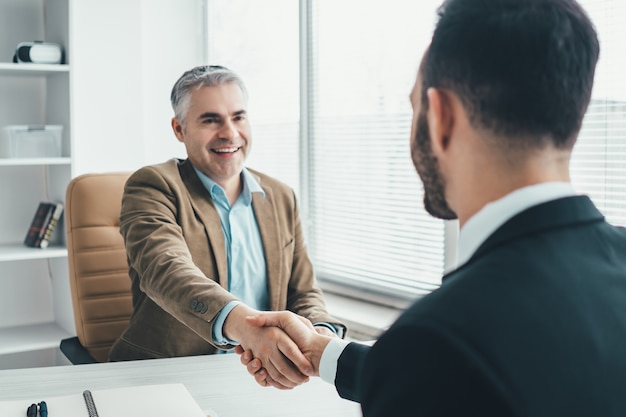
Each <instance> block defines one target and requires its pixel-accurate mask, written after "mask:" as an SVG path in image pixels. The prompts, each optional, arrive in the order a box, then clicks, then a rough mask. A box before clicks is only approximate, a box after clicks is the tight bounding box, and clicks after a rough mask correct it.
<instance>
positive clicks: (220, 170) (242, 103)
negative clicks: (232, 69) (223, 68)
mask: <svg viewBox="0 0 626 417" xmlns="http://www.w3.org/2000/svg"><path fill="white" fill-rule="evenodd" d="M246 107H247V106H246V99H245V96H244V94H243V92H242V91H241V89H240V88H239V86H237V85H236V84H224V85H219V86H211V87H200V88H198V89H194V90H192V91H191V93H190V97H189V109H188V111H187V114H186V117H185V124H184V125H181V124H180V123H178V122H177V121H176V120H174V121H173V127H174V133H175V134H176V137H177V138H178V140H180V141H181V142H183V143H184V144H185V148H186V149H187V156H188V157H189V160H190V161H191V163H192V164H193V166H194V167H196V168H197V169H199V170H200V171H202V172H203V173H204V174H206V175H207V176H208V177H209V178H211V179H212V180H213V181H215V182H217V183H218V184H220V185H221V186H222V187H224V188H226V187H227V184H229V183H231V182H233V181H235V182H238V181H239V175H240V174H241V171H242V170H243V164H244V162H245V160H246V157H247V156H248V152H249V151H250V146H251V129H250V123H249V122H248V115H247V113H246Z"/></svg>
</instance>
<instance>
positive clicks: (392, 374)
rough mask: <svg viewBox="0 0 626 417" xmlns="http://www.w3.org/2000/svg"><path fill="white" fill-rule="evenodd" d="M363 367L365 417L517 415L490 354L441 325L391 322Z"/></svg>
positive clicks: (359, 374)
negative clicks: (487, 358) (489, 359)
mask: <svg viewBox="0 0 626 417" xmlns="http://www.w3.org/2000/svg"><path fill="white" fill-rule="evenodd" d="M360 366H361V367H362V368H361V370H360V371H355V370H352V371H351V372H352V374H353V375H355V376H357V377H359V379H358V380H355V381H361V382H360V384H361V386H360V387H358V388H359V389H358V394H357V398H358V399H360V400H361V401H360V402H361V407H362V409H363V415H364V416H365V417H383V416H420V417H431V416H432V417H434V416H450V417H452V416H462V415H472V416H494V417H495V416H499V417H513V416H515V415H516V414H515V413H514V412H513V410H512V406H511V404H512V402H511V400H510V399H509V398H508V396H507V395H506V392H505V390H504V388H503V384H501V383H500V381H499V380H498V377H497V373H496V372H494V370H492V369H491V368H490V366H489V365H488V363H487V362H486V361H485V359H484V358H481V357H480V355H478V354H477V353H476V352H473V351H472V349H471V347H469V346H467V345H465V343H464V342H463V341H462V340H460V339H459V338H455V337H454V336H452V335H450V334H447V333H446V332H444V331H442V330H441V329H438V328H437V327H436V326H430V325H428V326H406V327H395V328H394V327H392V329H391V330H390V331H389V332H387V333H386V334H384V335H383V336H382V337H381V338H380V339H379V341H378V342H377V343H376V344H375V345H374V346H373V347H372V349H371V352H370V353H369V354H368V355H367V359H366V360H365V361H364V362H361V365H360Z"/></svg>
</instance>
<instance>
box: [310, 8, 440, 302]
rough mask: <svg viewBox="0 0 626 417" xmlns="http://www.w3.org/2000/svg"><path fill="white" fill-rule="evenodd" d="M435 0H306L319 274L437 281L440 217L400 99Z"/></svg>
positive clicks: (379, 282)
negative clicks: (428, 200) (426, 196)
mask: <svg viewBox="0 0 626 417" xmlns="http://www.w3.org/2000/svg"><path fill="white" fill-rule="evenodd" d="M438 4H439V1H419V2H417V1H412V2H408V1H401V0H394V1H387V2H381V1H377V0H342V1H332V2H331V1H324V0H313V1H311V2H310V9H309V14H310V27H309V36H308V38H309V42H308V45H307V47H308V51H307V53H308V54H309V56H310V57H311V58H310V68H309V74H310V76H309V82H310V85H309V91H310V95H309V97H308V102H309V106H308V107H309V118H308V120H309V123H310V127H309V137H308V158H309V161H308V164H309V176H308V177H307V178H306V180H307V181H308V187H307V189H308V191H309V210H310V211H309V215H310V217H309V219H310V224H309V234H308V235H309V241H310V249H311V253H312V256H313V262H314V264H315V268H316V270H317V274H318V276H319V277H320V278H321V279H324V280H331V281H333V282H335V283H341V284H344V285H350V286H353V287H359V288H362V289H367V290H369V291H371V292H373V293H381V292H384V293H388V294H390V295H393V296H400V297H411V298H414V297H415V295H417V294H419V293H423V292H426V291H430V290H432V289H433V288H435V287H436V286H437V285H438V284H439V283H440V281H441V275H442V271H443V268H444V224H443V222H442V221H441V220H436V219H433V218H432V217H430V216H429V215H428V214H427V213H426V212H425V211H424V209H423V205H422V191H421V182H420V180H419V177H418V176H417V174H416V172H415V169H414V167H413V164H412V162H411V158H410V154H409V135H410V129H411V119H412V114H411V106H410V102H409V98H408V97H409V93H410V91H411V88H412V87H413V84H414V82H415V77H416V74H417V68H418V66H419V61H420V58H421V55H422V52H423V51H424V49H425V48H426V46H427V45H428V42H429V40H430V36H431V34H432V29H433V27H434V22H435V20H434V19H435V13H434V10H435V8H436V7H437V6H438Z"/></svg>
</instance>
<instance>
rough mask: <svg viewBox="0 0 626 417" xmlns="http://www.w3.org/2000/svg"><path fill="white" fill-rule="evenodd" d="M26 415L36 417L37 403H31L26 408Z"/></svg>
mask: <svg viewBox="0 0 626 417" xmlns="http://www.w3.org/2000/svg"><path fill="white" fill-rule="evenodd" d="M26 417H37V404H31V405H30V407H28V410H26Z"/></svg>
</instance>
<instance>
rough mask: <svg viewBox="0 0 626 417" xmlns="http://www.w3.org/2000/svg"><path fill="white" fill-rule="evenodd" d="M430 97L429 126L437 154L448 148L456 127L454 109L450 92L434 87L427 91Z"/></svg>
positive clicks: (433, 147)
mask: <svg viewBox="0 0 626 417" xmlns="http://www.w3.org/2000/svg"><path fill="white" fill-rule="evenodd" d="M426 96H427V97H428V113H427V117H428V128H429V133H430V141H431V145H432V149H433V152H434V153H435V155H438V154H440V152H442V151H445V150H446V149H447V148H448V145H449V142H450V137H451V136H452V128H453V127H454V109H453V106H452V101H451V100H450V97H449V95H448V93H447V92H446V91H444V90H440V89H437V88H434V87H430V88H429V89H428V90H427V91H426Z"/></svg>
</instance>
